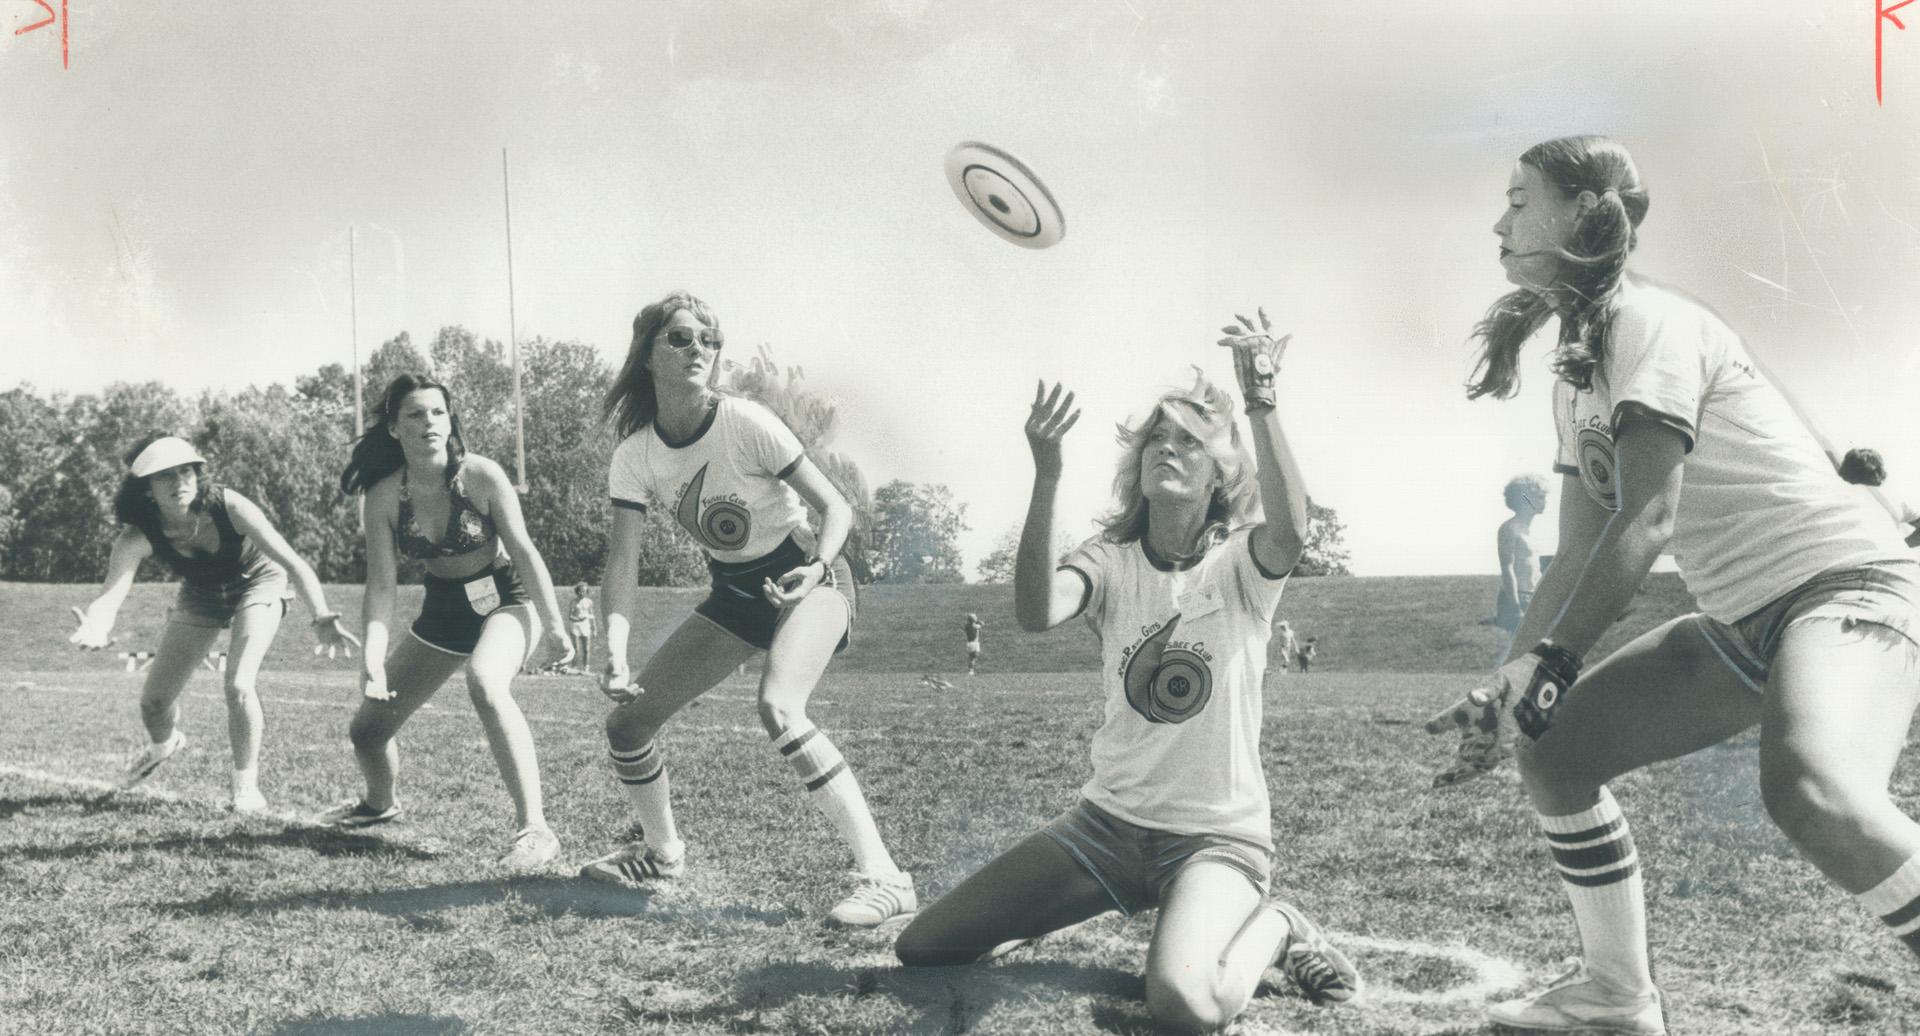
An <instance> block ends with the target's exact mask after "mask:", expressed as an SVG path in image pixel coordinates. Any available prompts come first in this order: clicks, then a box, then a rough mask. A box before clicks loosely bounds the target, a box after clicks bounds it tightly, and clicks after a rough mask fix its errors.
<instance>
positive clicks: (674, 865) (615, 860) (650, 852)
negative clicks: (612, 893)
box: [580, 842, 687, 886]
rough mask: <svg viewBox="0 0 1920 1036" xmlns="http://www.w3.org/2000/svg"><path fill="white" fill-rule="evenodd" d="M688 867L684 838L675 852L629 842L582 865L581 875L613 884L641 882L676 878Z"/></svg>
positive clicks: (633, 884) (635, 884)
mask: <svg viewBox="0 0 1920 1036" xmlns="http://www.w3.org/2000/svg"><path fill="white" fill-rule="evenodd" d="M686 869H687V846H686V843H684V842H682V843H680V850H679V851H678V852H676V853H673V854H672V855H668V854H666V853H664V852H661V851H660V850H658V849H656V848H654V847H653V846H651V845H648V844H647V843H646V842H628V843H627V844H626V845H623V846H621V847H620V848H618V849H615V850H614V851H612V852H610V853H608V854H607V855H605V856H602V857H600V858H599V859H597V860H593V861H590V862H588V863H587V864H586V865H585V866H583V867H581V868H580V876H581V877H583V878H588V879H591V880H593V881H604V882H606V883H608V884H610V885H627V886H641V885H645V884H647V883H648V882H652V881H659V880H662V879H670V878H677V877H679V876H680V875H681V874H682V873H683V872H685V871H686Z"/></svg>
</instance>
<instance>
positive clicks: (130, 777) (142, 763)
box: [120, 729, 187, 788]
mask: <svg viewBox="0 0 1920 1036" xmlns="http://www.w3.org/2000/svg"><path fill="white" fill-rule="evenodd" d="M185 747H187V735H186V733H185V732H184V731H181V730H178V729H176V730H174V732H173V736H172V737H170V738H168V739H166V740H165V741H162V742H161V743H159V744H157V745H148V746H147V747H145V748H142V749H141V750H140V751H139V753H138V754H136V755H135V756H134V757H133V760H132V761H131V762H129V763H127V772H126V773H125V774H124V775H122V776H121V778H120V786H121V787H122V788H131V787H133V786H134V785H136V784H139V783H140V782H141V781H144V780H146V779H147V778H149V777H151V776H153V771H155V770H158V769H159V768H160V764H161V763H164V762H166V761H167V760H169V759H171V758H173V757H174V755H175V754H176V753H178V752H179V751H180V750H181V749H182V748H185Z"/></svg>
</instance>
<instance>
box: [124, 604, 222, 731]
mask: <svg viewBox="0 0 1920 1036" xmlns="http://www.w3.org/2000/svg"><path fill="white" fill-rule="evenodd" d="M219 636H220V631H219V630H218V629H215V628H213V627H209V626H189V625H187V624H185V623H181V622H169V623H167V628H166V630H165V632H163V633H161V634H160V649H159V650H158V651H156V652H154V655H155V657H154V660H153V666H152V667H151V668H149V669H148V670H147V679H146V682H145V683H144V684H142V685H141V688H140V722H141V724H143V725H144V726H145V727H146V728H147V739H148V740H149V741H152V742H153V743H154V744H156V745H157V744H160V743H162V742H164V741H166V740H168V739H169V738H171V737H173V732H174V725H175V721H176V720H178V719H179V715H180V710H179V708H178V707H177V705H178V702H179V700H180V692H182V691H184V690H186V689H187V680H188V679H190V678H191V677H192V676H193V671H194V670H195V669H198V668H199V667H200V663H201V661H202V660H204V659H205V658H206V657H207V649H208V648H210V647H212V646H213V642H214V640H215V639H216V638H218V637H219Z"/></svg>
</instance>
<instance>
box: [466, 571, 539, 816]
mask: <svg viewBox="0 0 1920 1036" xmlns="http://www.w3.org/2000/svg"><path fill="white" fill-rule="evenodd" d="M539 637H540V620H539V619H538V618H536V617H535V616H534V615H533V612H532V609H531V608H530V607H529V606H524V605H522V606H516V607H509V608H501V609H500V610H498V611H496V612H494V613H493V614H492V615H489V616H487V621H486V623H485V624H484V625H482V626H481V627H480V642H479V643H478V644H475V645H474V648H473V654H472V655H471V656H469V657H468V658H467V695H468V696H469V697H470V698H472V699H473V710H474V712H475V713H476V714H477V715H479V717H480V726H481V727H482V728H483V729H485V730H486V732H487V747H488V748H490V749H492V750H493V762H494V765H495V766H497V767H499V768H500V778H501V780H503V781H505V782H506V785H507V794H508V795H509V796H510V797H512V799H513V810H514V827H515V829H516V830H524V829H525V828H528V827H539V826H544V825H545V824H546V822H547V819H546V812H545V809H544V804H543V802H542V800H541V796H540V762H539V758H538V756H537V754H536V753H535V751H534V746H533V731H532V730H530V729H529V728H528V727H527V717H526V715H525V714H524V713H522V712H521V711H520V705H519V703H518V702H515V701H514V700H513V677H514V675H515V674H516V673H518V672H519V671H520V663H521V662H522V661H523V660H524V659H525V658H526V657H527V653H528V650H529V648H530V647H531V646H532V645H533V644H534V643H535V642H536V641H537V640H538V639H539Z"/></svg>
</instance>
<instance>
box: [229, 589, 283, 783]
mask: <svg viewBox="0 0 1920 1036" xmlns="http://www.w3.org/2000/svg"><path fill="white" fill-rule="evenodd" d="M285 611H286V608H285V606H284V605H282V604H281V603H280V602H278V601H275V602H272V603H270V604H258V605H253V606H251V607H247V608H242V609H240V611H239V613H238V614H236V615H234V617H233V636H232V638H231V639H230V640H229V641H228V643H227V652H228V654H227V674H226V692H227V741H228V744H229V745H230V747H231V748H232V750H233V769H234V772H235V773H246V774H252V773H253V772H254V771H255V770H256V768H258V766H259V765H260V738H261V734H262V731H263V730H264V728H265V725H266V724H265V720H264V719H263V717H262V716H261V713H260V696H259V694H258V693H256V691H255V683H256V682H257V681H258V680H259V678H260V663H261V662H263V661H265V660H266V657H267V650H268V649H269V648H271V647H273V638H274V635H275V634H277V633H278V632H280V618H281V616H282V614H283V613H284V612H285ZM248 780H249V782H250V781H251V777H249V778H248ZM236 790H238V789H236Z"/></svg>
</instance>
